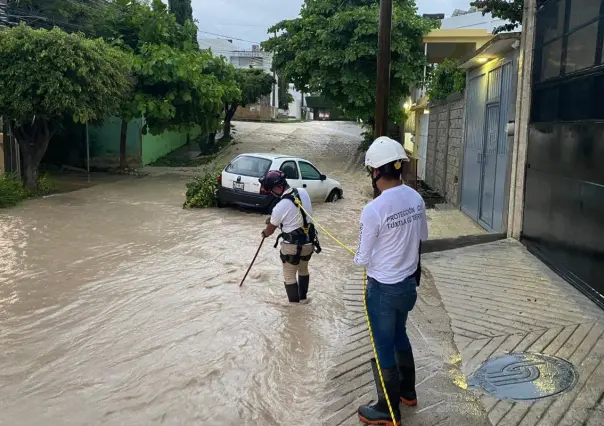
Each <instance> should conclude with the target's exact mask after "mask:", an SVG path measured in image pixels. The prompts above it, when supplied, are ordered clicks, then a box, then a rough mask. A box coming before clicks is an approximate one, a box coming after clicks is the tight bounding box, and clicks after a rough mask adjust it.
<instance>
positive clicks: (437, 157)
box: [426, 93, 465, 206]
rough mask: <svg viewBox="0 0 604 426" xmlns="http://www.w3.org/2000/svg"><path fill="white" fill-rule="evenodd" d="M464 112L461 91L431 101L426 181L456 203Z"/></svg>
mask: <svg viewBox="0 0 604 426" xmlns="http://www.w3.org/2000/svg"><path fill="white" fill-rule="evenodd" d="M464 112H465V98H464V95H463V93H459V94H455V95H451V96H449V98H448V99H447V100H445V101H443V102H437V103H433V104H431V105H430V123H429V127H428V149H427V155H426V183H427V184H428V186H430V187H431V188H432V189H433V190H435V191H437V192H438V193H439V194H440V195H441V196H443V197H444V198H445V200H446V201H447V202H448V203H451V204H453V205H456V206H457V205H459V181H460V180H459V177H460V163H461V156H462V155H463V134H464V132H463V123H464Z"/></svg>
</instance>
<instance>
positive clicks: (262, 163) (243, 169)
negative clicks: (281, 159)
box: [226, 155, 271, 178]
mask: <svg viewBox="0 0 604 426" xmlns="http://www.w3.org/2000/svg"><path fill="white" fill-rule="evenodd" d="M270 166H271V160H267V159H266V158H260V157H252V156H250V155H241V156H239V157H237V158H236V159H234V160H233V162H232V163H231V164H229V165H228V167H227V168H226V171H227V172H228V173H233V174H236V175H242V176H252V177H258V178H259V177H262V176H264V174H265V173H266V172H267V171H268V169H269V167H270Z"/></svg>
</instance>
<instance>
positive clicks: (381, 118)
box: [375, 0, 392, 137]
mask: <svg viewBox="0 0 604 426" xmlns="http://www.w3.org/2000/svg"><path fill="white" fill-rule="evenodd" d="M391 33H392V0H381V1H380V29H379V35H378V60H377V86H376V93H375V101H376V103H375V136H376V137H380V136H386V132H387V130H388V95H389V92H390V37H391Z"/></svg>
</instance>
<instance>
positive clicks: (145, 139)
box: [89, 117, 201, 166]
mask: <svg viewBox="0 0 604 426" xmlns="http://www.w3.org/2000/svg"><path fill="white" fill-rule="evenodd" d="M143 123H144V122H143V120H142V119H136V120H132V121H131V122H130V123H128V133H127V136H126V155H127V156H128V159H129V161H131V162H134V163H138V164H141V165H143V166H146V165H147V164H150V163H153V162H154V161H156V160H157V159H159V158H161V157H163V156H165V155H167V154H169V153H171V152H172V151H174V150H176V149H178V148H180V147H182V146H184V145H185V144H186V143H187V133H186V132H165V133H163V134H161V135H157V136H153V135H151V134H147V135H143V134H142V133H141V132H142V126H143ZM121 126H122V122H121V119H119V118H117V117H108V118H106V119H105V120H103V122H102V123H101V124H97V125H91V126H90V128H89V129H90V158H91V159H96V161H94V162H93V161H92V160H91V163H95V165H99V166H101V165H115V164H114V163H115V162H116V161H118V162H119V155H120V133H121ZM200 133H201V129H200V128H196V129H193V130H191V139H194V138H196V137H197V136H199V135H200ZM141 150H142V152H141Z"/></svg>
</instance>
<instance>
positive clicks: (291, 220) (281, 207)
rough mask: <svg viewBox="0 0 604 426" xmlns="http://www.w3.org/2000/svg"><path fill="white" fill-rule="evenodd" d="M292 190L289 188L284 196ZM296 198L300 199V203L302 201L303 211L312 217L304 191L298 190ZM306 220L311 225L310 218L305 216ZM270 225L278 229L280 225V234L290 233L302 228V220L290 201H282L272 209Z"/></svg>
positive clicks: (306, 193)
mask: <svg viewBox="0 0 604 426" xmlns="http://www.w3.org/2000/svg"><path fill="white" fill-rule="evenodd" d="M292 191H293V190H292V189H291V188H290V189H288V190H287V191H285V194H289V193H291V192H292ZM298 196H299V197H300V201H302V206H303V207H304V209H305V210H306V211H307V212H308V214H310V215H311V216H312V204H311V203H310V196H309V195H308V192H306V190H305V189H302V188H299V189H298ZM306 220H307V221H308V223H312V220H311V219H310V217H308V216H306ZM271 224H272V225H274V226H276V227H280V226H281V225H283V226H282V228H281V230H282V232H286V233H287V232H292V231H295V230H296V229H298V228H300V227H301V226H304V221H303V220H302V214H301V213H300V210H299V209H298V206H296V205H295V204H294V203H293V202H292V201H291V200H287V199H283V200H281V201H279V202H278V203H277V205H276V206H275V208H273V213H272V215H271Z"/></svg>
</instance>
